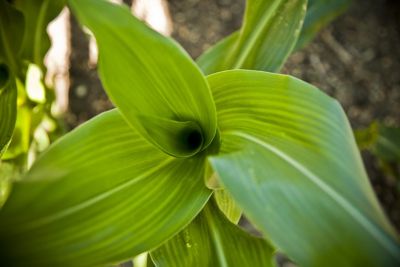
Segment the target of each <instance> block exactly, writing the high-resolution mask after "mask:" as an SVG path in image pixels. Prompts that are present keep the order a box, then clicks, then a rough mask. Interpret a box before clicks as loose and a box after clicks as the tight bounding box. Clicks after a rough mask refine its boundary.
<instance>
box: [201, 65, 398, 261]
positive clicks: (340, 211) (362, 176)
mask: <svg viewBox="0 0 400 267" xmlns="http://www.w3.org/2000/svg"><path fill="white" fill-rule="evenodd" d="M208 81H209V84H210V87H211V88H212V91H213V94H214V99H215V101H216V106H217V112H218V123H219V128H220V130H221V136H222V145H223V146H222V148H221V151H222V152H223V154H221V155H219V156H214V157H212V158H211V159H210V161H211V163H212V165H213V167H214V170H215V171H216V172H217V174H218V177H219V178H220V182H221V183H222V185H223V186H224V187H225V188H226V190H228V191H229V193H230V194H231V195H232V197H233V198H234V199H235V201H236V202H237V203H238V204H239V205H240V206H241V207H242V208H243V211H244V213H245V215H247V217H248V218H249V219H250V220H251V221H252V222H253V223H254V224H255V225H256V226H257V227H258V228H259V229H260V230H261V231H263V233H264V234H265V235H266V236H267V237H268V239H269V240H271V241H272V242H273V243H274V245H275V246H276V247H277V248H279V249H280V250H282V251H283V252H285V253H287V255H288V256H289V257H290V258H292V259H293V260H294V261H296V262H297V263H298V264H300V266H326V264H327V263H329V265H330V266H398V264H399V263H400V248H399V244H398V240H397V235H396V233H395V232H394V230H393V228H392V227H391V226H390V224H389V222H388V221H387V219H386V217H385V216H384V214H383V212H382V210H381V208H380V206H379V204H378V202H377V200H376V198H375V196H374V194H373V191H372V189H371V186H370V184H369V181H368V178H367V176H366V173H365V170H364V167H363V164H362V161H361V158H360V155H359V152H358V150H357V147H356V144H355V141H354V137H353V134H352V131H351V128H350V126H349V123H348V121H347V118H346V116H345V114H344V112H343V110H342V108H341V107H340V105H339V104H338V102H337V101H335V100H333V99H331V98H330V97H328V96H326V95H325V94H324V93H322V92H321V91H319V90H318V89H317V88H315V87H313V86H311V85H309V84H307V83H305V82H302V81H300V80H297V79H295V78H292V77H289V76H285V75H279V74H271V73H262V72H250V71H226V72H222V73H218V74H214V75H211V76H209V77H208Z"/></svg>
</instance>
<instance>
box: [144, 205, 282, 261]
mask: <svg viewBox="0 0 400 267" xmlns="http://www.w3.org/2000/svg"><path fill="white" fill-rule="evenodd" d="M150 254H151V257H152V259H153V261H154V263H155V265H156V266H157V267H167V266H174V267H187V266H191V267H207V266H209V267H228V266H229V267H236V266H237V267H241V266H252V267H257V266H260V267H268V266H274V265H273V262H274V258H273V254H274V249H273V248H272V247H271V246H270V245H269V244H268V243H267V241H266V240H264V239H262V238H257V237H254V236H251V235H250V234H248V233H246V232H245V231H243V230H242V229H240V228H239V227H238V226H236V225H234V224H232V223H231V222H229V221H228V220H227V219H226V218H225V216H224V215H223V214H222V213H221V212H220V211H219V209H218V208H217V206H216V204H215V203H212V201H210V202H209V204H207V206H206V207H205V209H204V211H203V212H202V213H201V214H200V215H198V216H197V217H196V219H195V220H194V221H193V222H192V223H191V224H190V225H189V226H188V227H186V228H185V229H184V230H183V231H182V232H180V233H179V234H178V235H176V236H175V237H174V238H172V239H171V240H169V241H168V242H167V243H165V244H164V245H162V246H161V247H159V248H158V249H156V250H154V251H152V252H151V253H150Z"/></svg>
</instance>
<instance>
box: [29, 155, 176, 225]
mask: <svg viewBox="0 0 400 267" xmlns="http://www.w3.org/2000/svg"><path fill="white" fill-rule="evenodd" d="M172 160H174V158H167V159H166V160H164V161H163V162H161V163H160V164H158V165H157V166H156V167H155V168H153V169H150V170H148V171H147V172H145V173H143V174H142V175H139V176H137V177H135V178H133V179H130V180H128V181H126V182H124V183H122V184H120V185H118V186H117V187H115V188H113V189H111V190H107V191H105V192H102V193H100V194H98V195H95V196H93V197H91V198H89V199H87V200H86V201H84V202H82V203H79V204H76V205H74V206H71V207H69V208H67V209H65V210H63V211H60V212H58V213H55V214H53V215H49V216H46V217H44V218H41V219H38V220H36V221H33V222H32V223H29V224H28V225H26V227H23V228H24V230H28V229H29V230H30V229H33V228H37V227H40V226H43V225H46V224H49V223H52V222H54V221H56V220H59V219H62V218H64V217H66V216H68V215H71V214H73V213H76V212H78V211H80V210H83V209H85V208H87V207H90V206H92V205H94V204H96V203H97V202H99V201H101V200H104V199H106V198H108V197H110V196H112V195H113V194H116V193H118V192H120V191H122V190H123V189H125V188H127V187H129V186H132V185H134V184H136V183H138V182H140V181H142V180H144V179H146V178H148V177H149V176H150V175H151V174H153V173H155V172H156V171H158V170H160V169H161V168H163V167H165V166H166V165H168V164H169V163H170V162H171V161H172Z"/></svg>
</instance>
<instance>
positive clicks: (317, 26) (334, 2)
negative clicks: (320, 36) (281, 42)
mask: <svg viewBox="0 0 400 267" xmlns="http://www.w3.org/2000/svg"><path fill="white" fill-rule="evenodd" d="M351 2H352V1H351V0H308V5H307V14H306V17H305V20H304V24H303V28H302V30H301V33H300V37H299V39H298V40H297V44H296V50H297V49H300V48H302V47H304V46H305V45H306V44H307V43H309V42H310V41H311V40H312V39H313V38H314V36H315V35H316V34H317V33H318V32H319V31H320V30H321V29H322V28H323V27H325V26H326V25H327V24H329V23H330V22H331V21H332V20H333V19H335V18H336V17H337V16H339V15H340V14H342V13H343V12H345V11H346V10H347V8H348V7H349V6H350V4H351Z"/></svg>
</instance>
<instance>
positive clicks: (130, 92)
mask: <svg viewBox="0 0 400 267" xmlns="http://www.w3.org/2000/svg"><path fill="white" fill-rule="evenodd" d="M69 4H70V7H71V9H72V11H73V13H74V14H75V15H76V16H77V17H78V20H79V21H80V22H81V23H82V24H83V25H85V26H86V27H88V28H89V29H90V30H91V31H92V32H93V33H94V36H95V37H96V40H97V44H98V47H99V68H100V70H99V71H100V77H101V80H102V82H103V85H104V87H105V89H106V91H107V93H108V94H109V96H110V98H111V100H112V101H113V102H114V104H115V105H116V106H117V107H118V108H119V109H120V110H121V112H122V114H123V115H124V117H125V118H126V119H127V121H128V122H129V123H130V124H131V125H132V126H134V128H137V129H138V131H139V132H140V133H141V134H142V135H143V136H144V137H145V138H147V139H148V140H149V141H151V142H152V143H153V144H155V145H156V146H158V147H159V148H161V149H162V150H164V151H165V152H166V153H168V154H172V155H174V156H178V157H187V156H191V155H193V154H195V153H196V152H198V150H201V149H204V148H206V147H207V146H208V145H209V144H210V143H211V141H212V140H213V138H214V135H215V132H216V114H215V105H214V103H213V100H212V97H211V92H210V90H209V88H208V85H207V83H206V80H205V78H204V77H203V75H202V73H201V71H200V70H199V69H198V67H197V66H196V64H195V63H194V62H193V61H192V59H191V58H190V57H189V55H188V54H187V53H186V52H185V51H184V50H183V49H182V48H181V47H180V46H179V45H178V44H177V43H176V42H174V41H173V40H171V39H168V38H166V37H164V36H162V35H160V34H159V33H157V32H155V31H153V30H151V29H150V28H149V27H147V26H146V25H145V24H144V23H142V22H141V21H139V20H138V19H136V18H135V17H134V16H133V15H132V14H131V13H130V11H129V10H128V9H127V8H126V7H124V6H119V5H115V4H112V3H109V2H106V1H102V0H83V1H82V0H79V1H78V0H70V1H69ZM99 14H101V15H99ZM155 129H156V130H155ZM192 137H194V142H191V141H193V140H192V139H191V138H192ZM177 140H180V142H181V143H180V144H179V143H177ZM173 144H177V145H176V146H174V145H173Z"/></svg>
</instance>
